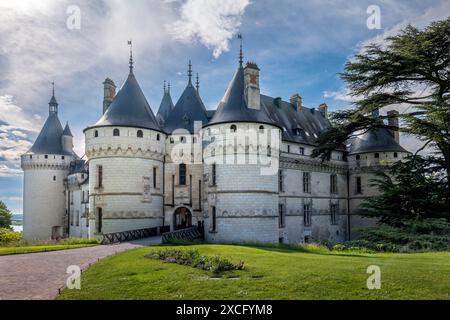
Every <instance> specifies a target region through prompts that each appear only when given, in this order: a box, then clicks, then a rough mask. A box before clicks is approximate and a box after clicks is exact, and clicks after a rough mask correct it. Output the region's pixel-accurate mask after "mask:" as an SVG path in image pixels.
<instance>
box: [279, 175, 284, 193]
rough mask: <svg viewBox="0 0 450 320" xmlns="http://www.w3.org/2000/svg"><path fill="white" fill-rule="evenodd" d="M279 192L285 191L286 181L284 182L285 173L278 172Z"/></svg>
mask: <svg viewBox="0 0 450 320" xmlns="http://www.w3.org/2000/svg"><path fill="white" fill-rule="evenodd" d="M278 190H279V191H280V192H283V191H284V181H283V171H281V170H280V171H279V172H278Z"/></svg>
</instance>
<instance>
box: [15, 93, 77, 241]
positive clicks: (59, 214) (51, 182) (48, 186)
mask: <svg viewBox="0 0 450 320" xmlns="http://www.w3.org/2000/svg"><path fill="white" fill-rule="evenodd" d="M68 128H69V127H68V125H67V126H66V129H68ZM68 130H69V132H70V129H68ZM63 133H64V130H63V128H62V126H61V122H60V121H59V118H58V103H57V101H56V99H55V96H54V92H53V95H52V98H51V100H50V103H49V116H48V118H47V121H46V122H45V124H44V127H43V128H42V130H41V132H40V133H39V136H38V137H37V139H36V141H35V143H34V144H33V146H32V148H31V149H30V150H29V151H28V152H27V153H25V154H23V155H22V156H21V166H22V169H23V171H24V181H23V224H24V228H23V234H24V238H25V239H26V240H49V239H57V238H61V237H63V236H65V235H67V228H66V227H67V226H66V223H65V195H64V180H65V179H66V178H67V175H68V173H69V165H70V162H71V161H72V160H74V159H75V157H76V156H75V154H74V153H73V147H72V144H71V143H70V144H69V143H67V142H68V141H67V139H68V137H65V136H64V134H63ZM70 142H71V141H70Z"/></svg>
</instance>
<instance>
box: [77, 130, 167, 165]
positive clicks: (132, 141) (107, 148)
mask: <svg viewBox="0 0 450 320" xmlns="http://www.w3.org/2000/svg"><path fill="white" fill-rule="evenodd" d="M85 137H86V156H87V157H88V158H89V159H95V158H101V157H131V158H143V159H154V160H159V161H162V160H163V159H164V154H165V140H166V136H165V134H163V133H161V132H157V131H154V130H148V129H140V128H129V127H100V128H91V129H88V130H86V131H85Z"/></svg>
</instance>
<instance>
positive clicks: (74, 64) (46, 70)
mask: <svg viewBox="0 0 450 320" xmlns="http://www.w3.org/2000/svg"><path fill="white" fill-rule="evenodd" d="M71 5H76V6H77V8H79V9H80V18H81V20H80V21H81V25H80V29H69V28H68V27H67V19H68V17H69V15H70V12H72V11H70V10H69V11H70V12H69V14H68V13H67V10H68V8H69V7H70V6H71ZM370 5H377V6H379V8H380V10H381V11H380V13H381V29H369V28H368V27H367V25H366V21H367V19H368V17H369V14H368V13H367V8H368V7H369V6H370ZM449 15H450V2H449V1H445V0H421V1H419V0H403V1H402V0H396V1H394V0H378V1H375V0H370V1H364V0H345V1H344V0H333V1H332V0H323V1H322V0H317V1H301V0H277V1H275V0H253V1H250V0H178V1H177V0H151V1H148V0H147V1H144V0H142V1H140V0H127V1H123V0H103V1H102V0H82V1H77V0H75V1H73V0H72V1H61V0H58V1H56V0H54V1H51V0H40V1H35V0H20V1H17V0H0V41H1V43H2V46H1V48H0V199H1V200H4V201H5V202H6V203H7V205H8V206H9V207H10V208H11V209H12V211H13V212H15V213H21V212H22V173H21V169H20V161H19V160H20V158H19V157H20V154H21V153H23V152H26V151H27V150H28V148H29V147H30V146H31V144H32V142H33V141H34V139H35V137H36V135H37V134H38V132H39V130H40V128H41V126H42V124H43V122H44V121H45V119H46V117H47V114H48V105H47V103H48V100H49V98H50V92H51V85H50V83H51V82H52V81H54V82H55V83H56V98H57V100H58V102H59V104H60V105H59V108H60V109H59V110H60V112H59V116H60V119H61V122H65V121H69V124H70V126H71V128H72V132H73V133H74V135H75V147H76V152H77V153H78V154H79V155H80V156H81V155H83V141H84V138H83V134H82V130H83V129H84V128H85V127H86V126H88V125H90V124H93V123H95V122H96V121H97V120H98V119H99V117H100V115H101V110H102V99H103V89H102V82H103V80H104V79H105V78H106V77H110V78H111V79H113V80H114V81H115V83H116V85H118V86H120V85H121V84H122V82H123V81H124V80H125V78H126V76H127V71H128V50H129V49H128V46H127V40H128V39H133V47H134V58H135V74H136V76H137V79H138V81H139V83H140V85H141V87H142V89H143V91H144V93H145V94H146V97H147V99H148V101H149V103H150V105H151V106H152V108H153V111H154V112H155V113H156V111H157V108H158V106H159V103H160V100H161V98H162V90H163V89H162V87H163V81H164V80H168V81H171V83H172V98H173V99H174V101H175V102H176V100H177V99H178V97H179V95H180V94H181V92H182V90H183V88H184V86H185V85H186V82H187V76H186V71H187V63H188V60H189V59H192V63H193V68H194V72H199V74H200V86H201V88H200V92H201V96H202V98H203V100H204V103H205V105H206V106H207V108H209V109H215V108H216V107H217V104H218V103H219V101H220V99H221V98H222V96H223V93H224V91H225V89H226V86H227V83H228V81H229V80H230V79H231V77H232V75H233V73H234V71H235V68H236V67H237V55H238V47H239V42H238V41H237V40H236V35H237V34H238V33H242V34H243V37H244V54H245V59H246V60H251V61H254V62H256V63H257V64H258V65H259V67H260V69H261V88H262V92H263V93H264V94H268V95H272V96H279V97H282V98H283V99H285V100H287V99H289V97H290V96H291V95H292V94H294V93H299V94H300V95H301V96H302V97H303V101H304V104H305V105H306V106H308V107H317V106H318V105H319V104H320V103H322V102H326V103H327V104H328V105H329V106H330V108H331V110H336V109H340V108H345V107H347V106H348V104H349V97H348V95H347V92H346V90H345V85H344V83H342V81H340V79H339V77H338V75H337V73H339V72H341V71H342V70H343V66H344V64H345V62H346V61H347V59H349V58H351V56H352V55H354V54H355V53H357V52H358V51H360V50H361V47H362V46H364V44H367V43H369V42H373V41H375V42H382V41H383V39H384V37H386V36H388V35H392V34H395V33H396V32H398V30H400V29H401V28H402V27H404V26H405V25H406V24H407V23H411V24H413V25H416V26H418V27H423V26H426V25H427V24H429V23H430V22H431V21H434V20H440V19H445V18H447V17H448V16H449ZM404 143H406V144H408V143H410V144H412V143H413V142H412V141H411V140H407V139H405V141H404Z"/></svg>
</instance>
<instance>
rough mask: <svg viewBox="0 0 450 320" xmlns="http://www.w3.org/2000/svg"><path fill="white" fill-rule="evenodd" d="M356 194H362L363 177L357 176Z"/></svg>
mask: <svg viewBox="0 0 450 320" xmlns="http://www.w3.org/2000/svg"><path fill="white" fill-rule="evenodd" d="M355 193H356V194H362V183H361V177H356V190H355Z"/></svg>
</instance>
